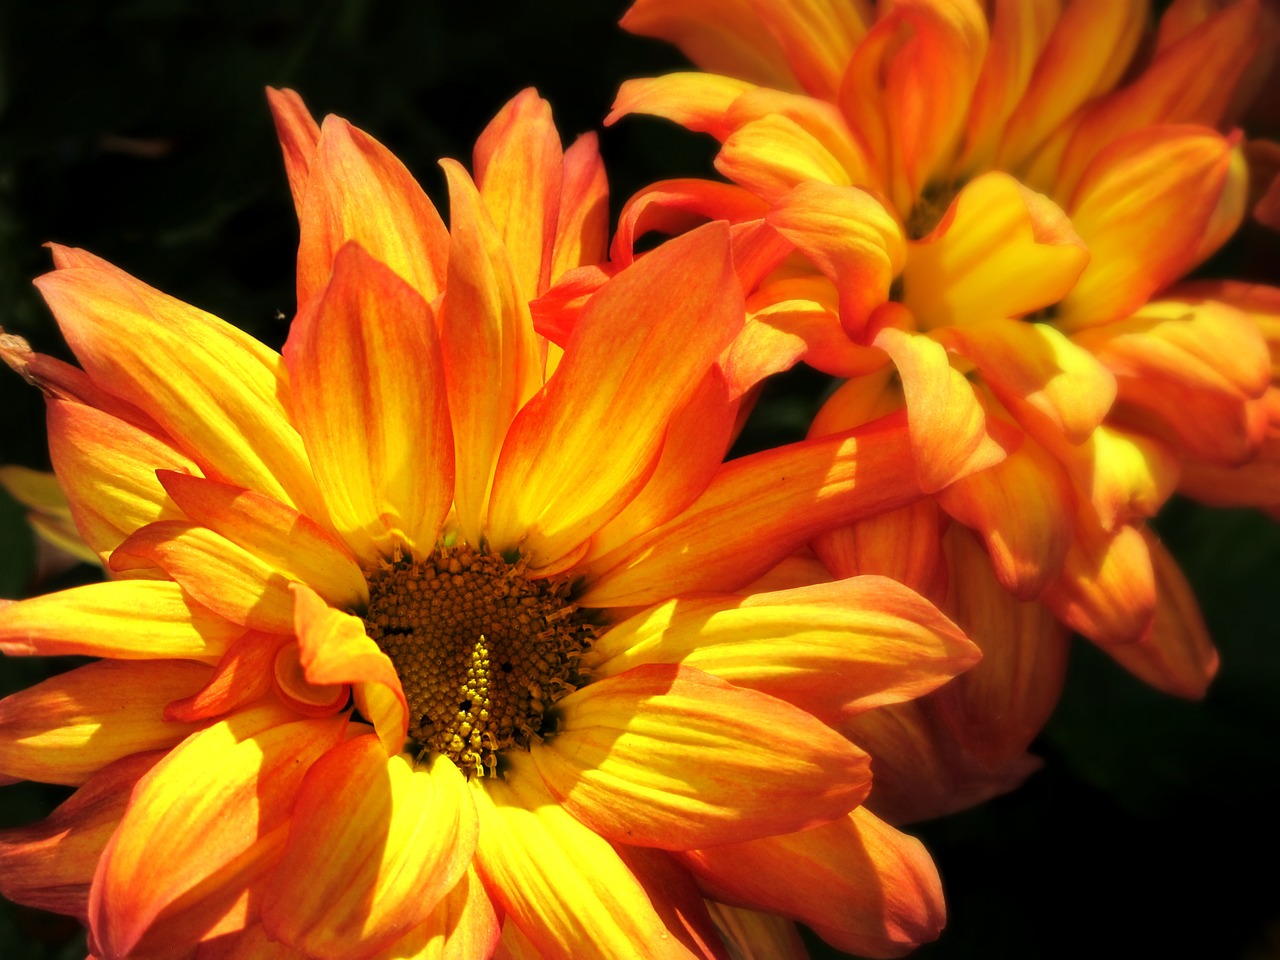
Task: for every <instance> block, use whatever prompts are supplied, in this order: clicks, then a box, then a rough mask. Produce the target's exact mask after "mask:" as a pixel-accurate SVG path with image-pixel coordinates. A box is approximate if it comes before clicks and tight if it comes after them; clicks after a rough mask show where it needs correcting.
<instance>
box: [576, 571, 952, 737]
mask: <svg viewBox="0 0 1280 960" xmlns="http://www.w3.org/2000/svg"><path fill="white" fill-rule="evenodd" d="M977 659H978V657H977V650H976V648H975V647H974V646H973V645H972V644H971V643H970V642H969V641H968V639H967V638H966V637H965V636H964V634H962V633H961V632H960V631H959V630H958V629H957V628H956V626H955V625H954V624H953V623H951V621H949V620H948V619H947V618H946V617H944V616H943V615H942V614H940V613H939V612H938V611H937V609H936V608H934V607H933V605H932V604H930V603H929V602H928V601H926V600H924V599H923V598H922V597H920V596H919V595H918V594H916V593H914V592H913V591H911V590H909V589H907V588H906V587H904V586H902V584H900V583H897V582H895V581H893V580H889V579H887V578H885V577H877V576H863V577H854V578H852V579H849V580H839V581H836V582H834V583H823V584H817V585H814V586H810V587H800V588H797V589H793V590H786V591H782V592H778V593H755V594H752V595H750V596H747V597H740V596H736V595H728V596H709V597H699V598H696V599H680V600H671V601H669V602H667V603H665V604H663V605H662V606H660V607H655V608H653V609H651V610H647V611H645V612H644V613H640V614H637V615H636V616H634V617H632V618H630V619H628V620H626V621H624V622H623V623H621V624H618V625H617V626H615V627H612V628H611V629H609V630H608V631H607V632H606V633H605V634H604V635H603V636H601V637H600V638H599V639H598V640H596V641H595V643H594V644H592V647H591V649H590V650H589V651H588V652H587V654H586V656H585V657H584V658H583V664H584V665H585V666H586V667H587V669H588V670H590V672H591V674H592V676H594V677H597V678H604V677H614V676H618V675H619V674H621V673H623V672H624V671H626V670H629V669H631V668H632V667H635V666H639V665H641V664H648V663H678V664H682V665H683V666H686V667H694V668H696V669H698V670H702V671H704V672H706V673H710V674H712V675H714V676H717V677H719V678H720V679H722V680H726V681H728V682H730V683H732V684H735V685H736V686H739V687H746V688H748V689H752V690H758V691H760V692H762V693H767V694H769V695H770V696H773V697H777V698H778V699H780V700H786V701H787V702H789V703H792V704H795V705H796V706H798V707H800V708H801V709H803V710H806V711H807V712H809V713H812V714H813V715H814V716H816V717H819V718H821V719H823V720H825V721H827V722H829V723H830V722H835V721H836V720H838V719H840V718H843V717H846V716H851V715H853V714H855V713H860V712H862V711H863V710H869V709H871V708H873V707H878V706H882V705H884V704H886V703H896V702H897V701H899V700H907V699H912V698H914V697H918V696H921V695H922V694H925V693H928V692H929V691H930V690H933V689H934V688H936V687H938V686H940V685H941V684H943V683H945V682H946V681H948V680H950V679H951V678H952V677H953V676H955V675H956V674H957V673H959V672H960V671H962V670H965V669H967V668H969V667H971V666H972V665H973V664H974V663H976V662H977Z"/></svg>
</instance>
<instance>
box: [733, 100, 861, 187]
mask: <svg viewBox="0 0 1280 960" xmlns="http://www.w3.org/2000/svg"><path fill="white" fill-rule="evenodd" d="M715 164H716V169H717V170H719V171H720V172H721V173H722V174H724V176H725V177H727V178H728V179H730V180H732V181H733V182H734V183H736V184H739V185H740V186H743V187H746V188H747V189H748V190H750V191H751V192H752V193H754V194H756V195H757V196H759V197H761V198H763V199H765V200H768V201H770V202H776V201H778V200H780V199H782V198H783V197H784V196H785V195H786V194H787V192H788V191H790V190H791V189H792V188H793V187H796V186H798V185H799V184H802V183H807V182H810V181H812V182H814V183H821V184H828V185H831V186H836V187H847V186H850V185H852V184H854V183H856V182H861V181H862V179H863V178H859V180H858V181H855V180H854V178H853V176H851V175H850V171H849V170H847V169H846V168H845V166H844V165H843V164H842V163H841V162H840V160H839V158H837V157H836V156H835V154H833V153H832V152H831V151H830V150H829V149H827V146H826V144H824V143H823V142H822V141H821V140H819V139H818V138H817V137H815V136H814V135H813V134H812V133H810V132H809V131H808V130H805V129H804V127H802V126H801V125H800V124H798V123H796V121H794V120H792V119H791V118H790V117H787V116H782V115H779V114H768V115H766V116H763V117H760V118H759V119H756V120H751V121H749V122H747V123H744V124H743V125H742V126H740V127H738V128H736V129H735V130H734V131H733V132H732V133H731V134H730V135H729V136H728V137H726V138H725V141H724V146H723V147H721V149H720V152H719V153H718V154H717V155H716V161H715Z"/></svg>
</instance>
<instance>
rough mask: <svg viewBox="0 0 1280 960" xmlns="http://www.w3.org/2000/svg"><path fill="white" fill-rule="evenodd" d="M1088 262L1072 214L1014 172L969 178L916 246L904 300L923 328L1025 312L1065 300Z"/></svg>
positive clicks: (963, 325)
mask: <svg viewBox="0 0 1280 960" xmlns="http://www.w3.org/2000/svg"><path fill="white" fill-rule="evenodd" d="M1088 262H1089V251H1088V250H1087V249H1086V248H1085V245H1084V242H1083V241H1082V240H1081V239H1080V237H1079V236H1077V235H1076V232H1075V230H1073V229H1072V226H1071V221H1070V220H1068V219H1067V215H1066V214H1065V213H1063V212H1062V210H1061V209H1060V208H1059V207H1058V206H1057V205H1056V204H1054V203H1053V201H1051V200H1050V199H1049V198H1048V197H1045V196H1043V195H1041V194H1039V193H1035V192H1034V191H1032V190H1029V189H1027V188H1026V187H1024V186H1023V185H1022V184H1020V183H1019V182H1018V181H1017V180H1015V179H1014V178H1013V177H1010V176H1009V175H1007V174H1004V173H999V172H995V171H993V172H990V173H985V174H983V175H981V176H979V177H978V178H977V179H975V180H973V181H971V182H970V183H968V184H967V185H966V186H965V188H964V189H963V190H961V191H960V193H959V194H957V195H956V198H955V200H954V201H953V202H952V204H951V206H950V207H949V208H948V209H947V212H946V213H945V214H944V216H943V218H942V220H941V222H940V223H939V224H938V226H937V227H936V228H935V229H934V230H933V231H932V232H931V233H930V234H929V235H927V236H926V237H924V238H923V239H922V240H920V241H918V242H913V243H912V244H911V252H910V256H908V257H907V262H906V266H905V268H904V269H903V274H902V284H903V296H902V302H903V303H904V304H905V305H906V306H907V308H908V309H909V310H910V311H911V312H912V314H913V315H914V316H915V317H916V319H917V321H918V322H919V324H920V326H921V328H922V329H925V330H932V329H935V328H937V327H949V326H957V327H960V328H961V329H962V330H967V329H968V328H969V325H970V324H972V323H974V322H975V321H976V322H981V321H989V320H997V319H1002V318H1006V317H1021V316H1024V315H1025V314H1029V313H1032V312H1034V311H1036V310H1039V309H1041V308H1043V307H1048V306H1051V305H1052V304H1055V303H1057V302H1058V301H1059V300H1061V299H1062V298H1063V297H1064V296H1066V294H1067V293H1068V291H1070V290H1071V288H1072V286H1073V285H1074V284H1075V282H1076V280H1078V279H1079V277H1080V274H1081V273H1082V272H1083V271H1084V269H1085V266H1086V264H1088Z"/></svg>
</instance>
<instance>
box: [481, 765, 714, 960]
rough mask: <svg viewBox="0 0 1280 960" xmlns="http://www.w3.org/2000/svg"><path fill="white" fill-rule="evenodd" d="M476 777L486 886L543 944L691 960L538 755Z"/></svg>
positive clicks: (645, 959) (590, 953)
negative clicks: (547, 780) (561, 794)
mask: <svg viewBox="0 0 1280 960" xmlns="http://www.w3.org/2000/svg"><path fill="white" fill-rule="evenodd" d="M509 759H510V769H509V771H508V773H507V776H506V777H505V778H504V779H502V780H497V779H487V778H477V779H473V780H472V781H471V788H472V791H473V793H474V796H475V802H476V812H477V813H478V814H479V817H480V842H479V845H478V846H477V848H476V861H477V866H478V868H479V870H480V873H481V876H482V877H483V878H484V881H485V886H486V887H487V888H488V889H489V891H490V892H491V893H492V894H493V896H494V899H495V900H496V901H497V902H498V903H499V904H501V905H502V907H503V909H504V910H505V912H506V915H507V923H509V924H510V923H515V924H517V925H518V926H519V927H520V929H521V931H522V932H523V933H524V934H525V936H527V937H528V938H529V939H530V940H531V941H532V942H533V944H534V946H535V947H536V948H537V949H538V950H539V951H541V952H542V953H543V954H545V955H547V956H553V957H610V956H616V957H628V958H631V957H635V958H636V960H668V958H670V960H688V956H689V954H688V951H687V950H686V949H685V948H684V946H683V945H682V944H681V943H680V942H679V941H678V940H677V939H676V938H675V937H673V936H672V935H671V933H670V932H669V931H668V930H667V928H666V926H665V925H664V924H663V923H662V921H661V919H659V917H658V915H657V913H656V912H655V911H654V909H653V907H652V905H651V904H650V902H649V898H648V895H647V894H646V893H645V891H644V888H643V887H642V886H641V885H640V883H639V882H638V881H637V880H636V878H635V876H634V875H632V873H631V871H630V870H629V869H627V867H626V865H625V864H623V862H622V860H621V859H620V858H619V856H618V854H617V853H616V852H615V851H614V849H613V848H612V847H611V846H610V845H609V843H608V842H607V841H606V840H604V839H603V838H602V837H600V836H599V835H598V834H596V833H595V832H594V831H592V830H591V829H590V828H588V827H585V826H583V825H582V824H581V823H579V822H578V821H577V820H575V819H574V818H573V817H572V816H570V815H569V813H568V812H566V811H565V810H564V809H563V808H562V807H561V806H560V804H559V803H557V802H556V799H555V798H554V797H553V796H552V795H551V793H550V792H548V790H547V788H546V786H545V785H544V784H543V782H542V778H541V777H539V776H538V772H537V770H536V769H535V767H534V764H533V760H532V759H531V758H529V757H526V756H524V755H523V754H520V753H515V754H513V755H512V756H511V757H510V758H509Z"/></svg>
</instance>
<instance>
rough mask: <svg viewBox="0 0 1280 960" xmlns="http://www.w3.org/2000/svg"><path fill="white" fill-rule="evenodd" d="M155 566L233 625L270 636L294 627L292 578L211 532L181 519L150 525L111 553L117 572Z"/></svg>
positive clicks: (111, 565)
mask: <svg viewBox="0 0 1280 960" xmlns="http://www.w3.org/2000/svg"><path fill="white" fill-rule="evenodd" d="M153 567H158V568H159V569H160V570H163V571H164V573H165V575H166V576H168V577H169V578H170V579H171V580H175V581H177V582H178V583H179V584H181V586H182V588H183V589H184V590H185V591H186V592H187V593H189V594H190V595H191V596H192V597H194V598H195V599H196V600H197V601H198V602H200V603H202V604H204V605H205V606H206V607H208V608H209V609H210V610H212V611H214V612H215V613H217V614H220V615H221V616H223V617H226V618H227V619H228V620H230V621H231V622H232V623H238V624H241V625H243V626H246V627H249V628H251V629H253V630H263V631H265V632H267V633H288V632H289V631H290V630H291V629H292V627H293V602H292V600H291V598H290V597H289V582H290V581H289V578H288V577H286V576H285V575H284V574H283V573H280V572H279V571H278V570H276V569H275V568H274V567H273V566H271V564H269V563H268V562H267V561H265V560H263V559H261V558H260V557H258V556H257V555H256V554H253V553H250V552H249V551H248V550H245V549H244V548H243V547H240V546H238V545H236V544H235V543H232V542H231V541H230V540H228V539H227V538H226V537H223V536H221V535H220V534H217V533H214V532H213V531H212V530H209V529H207V528H206V527H200V526H197V525H195V524H193V523H186V522H184V521H182V520H160V521H158V522H156V523H149V524H147V525H146V526H145V527H143V528H142V529H141V530H139V531H137V532H136V533H135V534H133V535H132V536H131V537H129V539H127V540H126V541H125V542H124V543H122V544H120V546H118V547H116V549H115V552H114V553H112V554H111V563H110V568H111V570H113V571H115V572H124V571H130V570H138V569H143V570H146V569H150V568H153Z"/></svg>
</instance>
